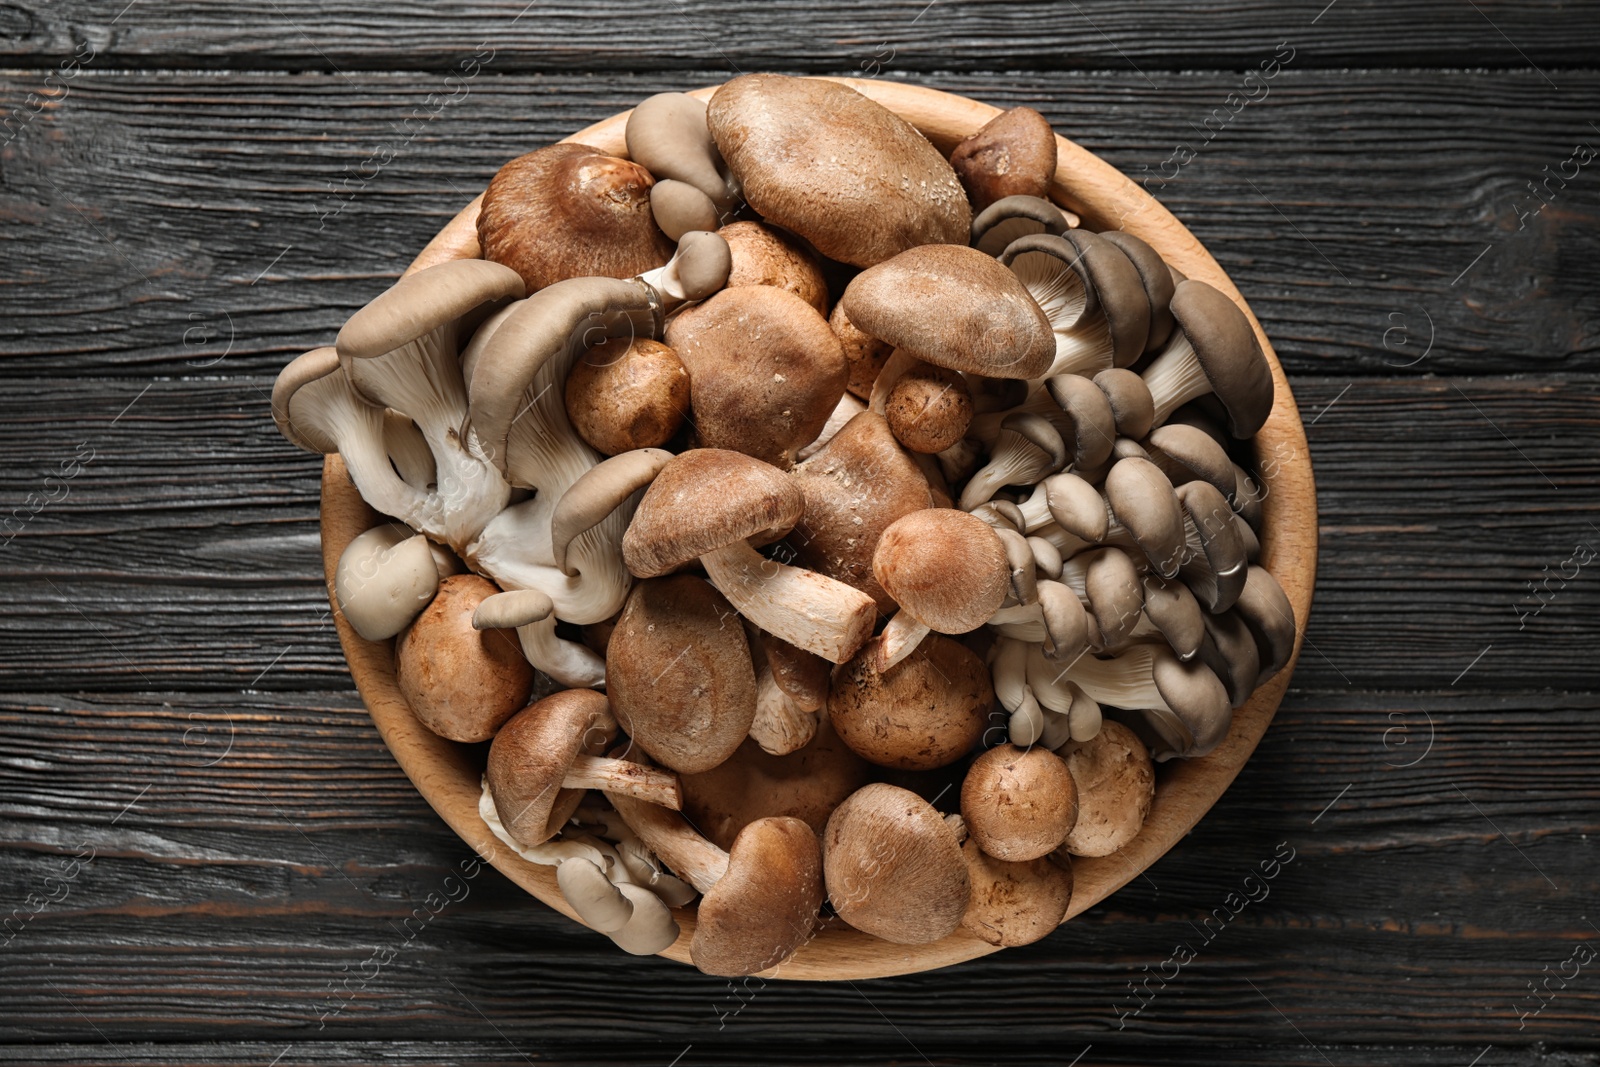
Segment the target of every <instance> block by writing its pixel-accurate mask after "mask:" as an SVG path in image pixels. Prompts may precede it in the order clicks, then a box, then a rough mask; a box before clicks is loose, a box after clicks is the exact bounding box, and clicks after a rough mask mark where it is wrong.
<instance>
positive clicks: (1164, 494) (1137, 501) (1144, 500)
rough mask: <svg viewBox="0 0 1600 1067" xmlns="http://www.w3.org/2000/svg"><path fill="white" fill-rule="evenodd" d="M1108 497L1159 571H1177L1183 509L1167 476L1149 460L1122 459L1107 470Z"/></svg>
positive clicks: (1115, 513)
mask: <svg viewBox="0 0 1600 1067" xmlns="http://www.w3.org/2000/svg"><path fill="white" fill-rule="evenodd" d="M1105 496H1106V505H1107V506H1108V507H1109V508H1110V509H1111V514H1112V515H1113V516H1114V517H1115V518H1116V520H1117V521H1118V522H1120V523H1121V524H1122V525H1123V526H1124V527H1125V528H1126V529H1127V531H1128V533H1129V534H1130V535H1131V536H1132V537H1133V539H1134V541H1135V542H1136V543H1137V544H1138V545H1139V547H1140V548H1141V549H1142V550H1143V551H1144V554H1145V556H1146V557H1148V558H1149V560H1150V565H1151V566H1152V567H1153V568H1154V569H1155V570H1156V571H1157V573H1159V574H1160V575H1161V576H1162V577H1163V578H1170V577H1172V576H1173V575H1175V574H1177V573H1178V566H1179V564H1180V563H1181V562H1182V561H1183V555H1184V552H1185V540H1184V529H1183V509H1182V505H1180V504H1179V503H1178V495H1177V493H1175V492H1174V491H1173V489H1172V483H1171V482H1169V481H1167V476H1166V475H1165V474H1162V473H1161V471H1160V469H1159V468H1158V467H1157V466H1156V465H1155V464H1154V463H1151V462H1150V461H1149V460H1147V459H1141V458H1139V457H1137V456H1129V457H1127V458H1126V459H1119V460H1117V461H1116V462H1115V463H1113V464H1112V465H1111V469H1110V470H1109V471H1107V472H1106V480H1105Z"/></svg>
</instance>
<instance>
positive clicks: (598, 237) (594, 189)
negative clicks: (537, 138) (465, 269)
mask: <svg viewBox="0 0 1600 1067" xmlns="http://www.w3.org/2000/svg"><path fill="white" fill-rule="evenodd" d="M654 184H655V180H654V179H653V178H651V177H650V172H649V171H647V170H645V169H644V168H643V167H641V166H639V165H638V164H637V163H633V162H630V161H628V160H626V159H617V158H615V157H613V156H608V155H605V154H604V153H602V152H601V151H600V150H599V149H597V148H591V147H589V146H588V145H582V144H553V145H549V146H547V147H545V148H541V149H538V150H537V151H534V152H529V153H528V154H527V155H524V156H518V157H517V158H516V159H513V160H512V161H511V162H509V163H507V164H506V165H505V166H503V167H501V168H500V170H499V171H498V172H496V174H495V176H494V177H493V178H492V179H490V181H489V187H488V189H486V190H485V191H484V194H483V208H482V211H481V212H480V213H479V215H478V240H479V242H480V243H481V244H482V246H483V258H485V259H488V260H491V261H493V262H495V263H504V264H505V265H506V266H508V267H510V268H512V269H513V270H515V271H516V272H517V273H518V274H520V275H521V276H522V280H523V283H524V284H525V285H526V286H527V288H528V292H530V293H532V292H536V291H538V290H540V289H543V288H544V287H545V286H547V285H551V284H553V283H555V282H559V281H562V280H563V279H566V278H585V277H591V276H600V277H606V278H631V277H633V276H635V275H638V274H643V273H644V272H645V271H648V270H654V269H655V268H656V267H659V266H661V265H662V264H664V263H665V262H666V261H667V260H668V259H670V258H672V253H673V251H674V245H673V243H672V241H671V239H670V238H668V237H667V235H666V234H664V233H662V232H661V230H660V229H659V228H658V227H657V226H656V224H655V218H654V216H653V215H652V214H651V212H650V187H651V186H652V185H654Z"/></svg>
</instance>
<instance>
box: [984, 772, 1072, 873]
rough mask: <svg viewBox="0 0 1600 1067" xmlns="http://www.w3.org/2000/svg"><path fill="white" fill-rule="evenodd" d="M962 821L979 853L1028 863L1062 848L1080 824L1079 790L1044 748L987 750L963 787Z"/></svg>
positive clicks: (1068, 773) (1068, 774) (1069, 774)
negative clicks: (1074, 826) (981, 851)
mask: <svg viewBox="0 0 1600 1067" xmlns="http://www.w3.org/2000/svg"><path fill="white" fill-rule="evenodd" d="M961 818H962V819H963V820H965V822H966V824H967V832H968V833H969V834H971V835H972V840H974V841H976V842H977V843H978V847H979V848H981V849H983V851H985V852H987V853H988V854H989V855H991V856H993V857H995V858H996V859H1002V860H1014V861H1022V860H1032V859H1039V858H1041V857H1043V856H1048V855H1049V854H1050V853H1052V852H1054V851H1055V850H1056V849H1058V848H1060V847H1061V843H1062V842H1063V841H1065V840H1066V839H1067V834H1069V833H1071V832H1072V827H1073V825H1074V824H1075V823H1076V822H1077V821H1078V788H1077V786H1076V785H1074V784H1073V781H1072V774H1071V773H1070V772H1069V771H1068V770H1067V765H1066V764H1065V763H1064V762H1062V760H1061V757H1059V756H1057V755H1056V754H1055V753H1054V752H1051V751H1049V750H1048V749H1045V748H1029V749H1021V748H1018V747H1017V746H1016V745H1009V744H1008V745H1000V746H998V747H996V748H991V749H990V750H989V751H987V752H985V753H984V754H983V755H981V756H979V757H978V758H977V759H975V760H973V761H972V766H971V767H970V768H969V769H968V770H967V777H966V780H965V781H963V782H962V783H961Z"/></svg>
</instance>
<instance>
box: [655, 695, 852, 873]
mask: <svg viewBox="0 0 1600 1067" xmlns="http://www.w3.org/2000/svg"><path fill="white" fill-rule="evenodd" d="M872 770H873V768H872V765H871V764H869V763H867V761H866V760H864V759H862V758H861V757H860V756H858V755H856V754H855V753H854V752H852V751H851V750H850V748H849V746H847V745H846V744H845V743H844V742H843V741H841V740H839V735H838V734H837V733H835V732H834V729H833V726H832V725H831V724H830V723H829V722H828V721H827V718H826V717H824V718H823V721H822V722H821V723H820V724H819V725H818V727H817V732H816V734H815V736H813V737H812V738H811V740H810V741H809V742H807V743H806V745H805V747H804V748H801V749H797V750H796V751H794V752H791V753H789V754H788V755H786V756H774V755H771V754H769V753H767V752H763V751H762V750H761V746H760V745H758V744H757V743H756V742H755V741H753V740H746V741H745V742H744V743H743V744H741V745H740V746H739V749H738V751H736V752H735V753H734V754H733V755H732V756H729V757H728V759H726V760H725V761H723V762H722V763H720V764H718V765H717V766H715V767H713V768H711V769H710V770H708V771H701V772H699V773H697V774H686V775H684V776H683V778H682V785H683V811H684V814H686V815H687V816H688V817H689V818H690V819H691V820H693V822H694V824H695V825H696V826H698V827H699V828H700V830H701V832H703V833H704V834H705V835H706V837H707V838H708V839H710V840H711V841H712V842H714V843H715V844H716V845H718V846H719V847H721V848H728V847H730V846H731V845H732V844H733V839H734V838H735V837H736V836H738V834H739V831H740V830H743V829H744V828H745V827H746V826H748V825H749V824H750V823H751V822H753V821H754V820H756V819H760V818H764V817H765V816H768V815H792V816H794V817H795V818H797V819H802V820H804V821H805V822H806V823H807V824H808V825H809V826H810V827H811V828H812V829H813V830H815V831H817V832H818V833H821V832H822V828H823V827H824V826H825V825H827V822H828V816H829V815H832V814H833V809H834V808H836V807H838V806H839V804H840V802H841V801H843V800H844V798H845V797H847V796H849V795H850V794H851V793H854V792H855V791H856V790H857V789H860V788H861V787H862V786H863V785H866V784H867V781H868V780H869V779H870V778H871V777H872Z"/></svg>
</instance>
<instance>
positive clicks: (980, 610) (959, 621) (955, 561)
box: [872, 508, 1010, 634]
mask: <svg viewBox="0 0 1600 1067" xmlns="http://www.w3.org/2000/svg"><path fill="white" fill-rule="evenodd" d="M872 573H873V574H874V575H876V576H877V579H878V583H879V584H880V585H882V586H883V589H884V591H885V592H886V593H888V594H889V596H890V597H892V598H893V599H894V601H895V603H897V604H899V605H900V609H901V610H902V611H909V612H910V613H911V617H912V618H914V619H916V620H917V621H918V622H920V623H922V624H923V625H924V626H927V627H928V628H929V629H932V630H937V631H938V632H939V633H942V634H964V633H967V632H969V631H971V630H976V629H977V628H978V627H980V626H982V625H983V624H984V623H985V622H987V621H988V620H989V617H990V616H992V615H993V614H994V613H995V612H996V611H998V610H999V609H1000V605H1001V603H1003V602H1004V601H1005V598H1006V590H1007V588H1008V586H1009V581H1010V567H1009V566H1008V564H1007V559H1006V549H1005V546H1004V545H1003V544H1001V542H1000V537H999V535H997V534H996V533H995V532H994V529H993V527H991V526H990V525H989V524H988V523H986V522H984V521H983V520H982V519H979V518H976V517H974V516H972V515H969V514H967V513H966V512H964V511H957V510H955V509H954V508H925V509H923V510H921V511H913V512H912V513H911V514H909V515H906V516H904V517H902V518H899V519H896V520H895V521H894V522H893V523H891V524H890V525H889V527H888V528H887V529H886V530H884V531H883V534H882V536H880V537H879V538H878V547H877V549H876V550H875V551H874V552H873V556H872Z"/></svg>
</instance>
